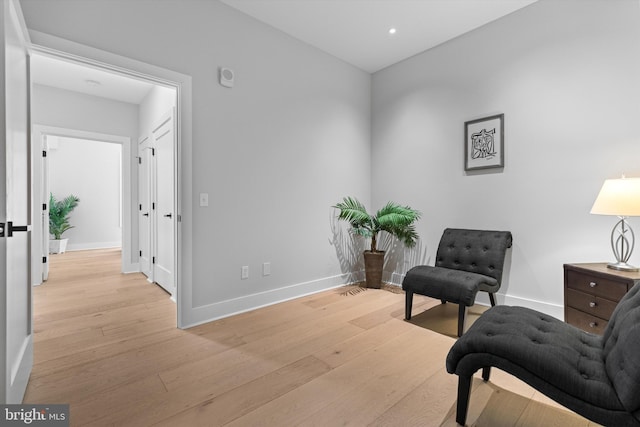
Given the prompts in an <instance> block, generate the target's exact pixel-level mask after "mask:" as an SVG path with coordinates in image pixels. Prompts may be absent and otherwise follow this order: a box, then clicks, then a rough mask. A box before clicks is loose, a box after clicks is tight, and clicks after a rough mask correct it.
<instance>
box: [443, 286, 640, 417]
mask: <svg viewBox="0 0 640 427" xmlns="http://www.w3.org/2000/svg"><path fill="white" fill-rule="evenodd" d="M446 365H447V371H448V372H449V373H451V374H456V375H458V403H457V414H456V421H457V423H458V424H460V425H464V423H465V422H466V418H467V409H468V406H469V396H470V389H471V379H472V376H473V374H474V373H475V372H476V371H478V370H479V369H481V368H482V378H483V379H484V380H485V381H488V380H489V375H490V369H491V367H492V366H495V367H496V368H498V369H501V370H503V371H505V372H508V373H510V374H512V375H514V376H516V377H517V378H519V379H521V380H522V381H524V382H526V383H527V384H529V385H530V386H532V387H533V388H535V389H536V390H539V391H540V392H542V393H544V394H545V395H547V396H548V397H550V398H551V399H553V400H555V401H556V402H558V403H560V404H561V405H564V406H566V407H567V408H569V409H571V410H572V411H575V412H577V413H578V414H580V415H582V416H584V417H586V418H588V419H590V420H591V421H594V422H596V423H599V424H602V425H605V426H616V427H622V426H640V285H636V286H634V287H633V288H632V289H631V290H630V291H629V292H628V293H627V294H626V295H625V296H624V297H623V298H622V300H621V301H620V303H618V306H617V307H616V309H615V310H614V312H613V314H612V316H611V319H610V320H609V323H608V324H607V327H606V329H605V332H604V334H603V335H602V336H599V335H592V334H590V333H587V332H584V331H582V330H580V329H578V328H576V327H574V326H571V325H569V324H567V323H564V322H562V321H560V320H558V319H556V318H554V317H551V316H547V315H545V314H542V313H539V312H537V311H534V310H530V309H527V308H524V307H509V306H498V307H493V308H491V309H489V310H487V311H486V312H485V313H484V314H483V315H482V316H480V318H479V319H478V320H476V322H475V323H474V324H473V325H472V326H471V327H470V328H469V330H468V331H467V333H465V334H464V336H463V337H462V338H460V339H459V340H458V341H457V342H456V343H455V344H454V345H453V347H452V348H451V350H450V351H449V354H448V355H447V361H446Z"/></svg>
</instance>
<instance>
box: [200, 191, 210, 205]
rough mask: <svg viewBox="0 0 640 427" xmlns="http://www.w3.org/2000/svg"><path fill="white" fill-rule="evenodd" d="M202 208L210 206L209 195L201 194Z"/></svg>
mask: <svg viewBox="0 0 640 427" xmlns="http://www.w3.org/2000/svg"><path fill="white" fill-rule="evenodd" d="M200 206H209V193H200Z"/></svg>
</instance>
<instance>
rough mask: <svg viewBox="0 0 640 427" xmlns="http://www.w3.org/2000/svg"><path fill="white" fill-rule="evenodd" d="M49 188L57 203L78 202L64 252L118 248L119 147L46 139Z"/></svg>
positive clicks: (86, 141) (120, 174)
mask: <svg viewBox="0 0 640 427" xmlns="http://www.w3.org/2000/svg"><path fill="white" fill-rule="evenodd" d="M47 143H48V144H49V150H48V153H47V158H48V160H49V185H50V187H49V189H50V192H51V193H52V194H53V195H54V196H55V197H56V199H57V200H62V199H63V198H65V197H67V196H69V195H70V194H73V195H74V196H76V197H78V198H79V199H80V203H78V207H76V208H75V209H74V210H73V212H72V213H71V216H70V221H69V222H70V223H71V225H72V226H73V228H72V229H70V230H68V231H67V232H65V233H64V234H63V235H62V237H63V238H67V239H69V245H68V247H67V250H69V251H74V250H84V249H101V248H115V247H118V248H119V247H121V246H122V196H123V195H122V165H121V161H122V145H121V144H115V143H110V142H102V141H92V140H84V139H76V138H65V137H56V136H49V137H47Z"/></svg>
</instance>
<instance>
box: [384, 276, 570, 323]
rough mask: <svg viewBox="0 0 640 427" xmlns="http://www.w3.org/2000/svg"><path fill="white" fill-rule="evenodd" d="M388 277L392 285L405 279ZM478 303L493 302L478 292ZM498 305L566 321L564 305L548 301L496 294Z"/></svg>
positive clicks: (488, 303)
mask: <svg viewBox="0 0 640 427" xmlns="http://www.w3.org/2000/svg"><path fill="white" fill-rule="evenodd" d="M387 277H389V278H390V279H391V280H389V281H388V282H390V283H391V284H392V285H396V286H402V279H404V275H403V274H399V273H395V272H394V273H391V274H389V275H388V276H387ZM476 303H478V304H480V305H486V306H489V305H491V302H490V301H489V295H488V294H487V293H486V292H478V295H477V296H476ZM496 303H497V304H500V305H517V306H521V307H527V308H530V309H533V310H537V311H540V312H542V313H545V314H548V315H549V316H553V317H555V318H556V319H560V320H564V305H562V304H554V303H550V302H546V301H538V300H533V299H529V298H521V297H517V296H513V295H508V294H503V293H500V292H498V293H497V294H496Z"/></svg>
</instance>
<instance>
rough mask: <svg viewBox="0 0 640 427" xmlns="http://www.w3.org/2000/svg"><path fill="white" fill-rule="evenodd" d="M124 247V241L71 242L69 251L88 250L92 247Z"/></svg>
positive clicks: (68, 247)
mask: <svg viewBox="0 0 640 427" xmlns="http://www.w3.org/2000/svg"><path fill="white" fill-rule="evenodd" d="M120 247H122V242H90V243H75V244H74V243H71V242H69V245H68V246H67V252H73V251H88V250H92V249H112V248H120Z"/></svg>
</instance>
